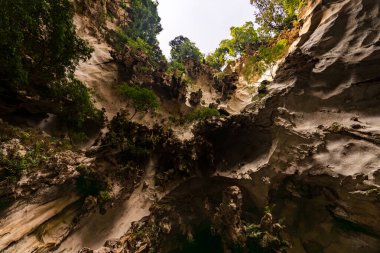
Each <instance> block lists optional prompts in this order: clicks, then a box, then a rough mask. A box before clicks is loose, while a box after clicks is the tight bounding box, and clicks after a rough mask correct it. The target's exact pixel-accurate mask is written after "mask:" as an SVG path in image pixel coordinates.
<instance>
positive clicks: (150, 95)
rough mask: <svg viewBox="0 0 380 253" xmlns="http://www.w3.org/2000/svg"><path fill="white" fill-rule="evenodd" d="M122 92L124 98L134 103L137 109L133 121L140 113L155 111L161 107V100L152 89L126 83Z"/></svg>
mask: <svg viewBox="0 0 380 253" xmlns="http://www.w3.org/2000/svg"><path fill="white" fill-rule="evenodd" d="M120 90H121V93H122V94H123V96H124V97H126V98H128V99H130V100H131V101H132V103H133V106H134V108H135V113H134V114H133V115H132V117H131V119H132V118H133V117H134V116H135V115H136V114H137V113H138V112H148V111H149V110H151V111H153V110H155V109H157V108H158V107H159V98H158V97H157V95H156V94H155V93H154V92H153V91H152V90H150V89H147V88H144V87H141V86H137V85H129V84H128V83H124V84H123V85H121V87H120Z"/></svg>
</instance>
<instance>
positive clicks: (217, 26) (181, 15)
mask: <svg viewBox="0 0 380 253" xmlns="http://www.w3.org/2000/svg"><path fill="white" fill-rule="evenodd" d="M158 2H159V5H158V13H159V15H160V17H161V25H162V28H163V29H164V30H163V31H162V32H161V33H160V34H159V35H158V40H159V42H160V47H161V49H162V51H163V53H164V54H165V56H166V57H167V58H169V56H170V46H169V41H171V40H172V39H174V38H175V37H176V36H179V35H184V36H186V37H188V38H189V39H190V40H191V41H193V42H195V44H196V45H197V46H198V48H199V49H200V50H201V52H202V53H205V54H207V53H211V52H213V51H214V50H215V49H216V48H217V47H218V45H219V42H220V41H221V40H223V39H228V38H229V37H230V36H229V35H230V27H231V26H241V25H243V24H244V23H245V22H247V21H253V19H254V16H253V13H254V8H253V6H252V5H251V4H250V3H249V0H158Z"/></svg>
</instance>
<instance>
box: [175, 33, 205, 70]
mask: <svg viewBox="0 0 380 253" xmlns="http://www.w3.org/2000/svg"><path fill="white" fill-rule="evenodd" d="M169 45H170V47H171V50H170V56H171V61H170V63H169V68H168V72H169V74H172V75H175V76H176V77H182V76H183V74H190V75H191V74H192V72H193V70H194V68H196V67H198V66H199V65H200V64H201V63H202V60H203V54H202V53H201V51H200V50H199V48H198V47H197V46H196V45H195V43H194V42H192V41H191V40H190V39H189V38H187V37H184V36H182V35H181V36H177V37H175V38H174V39H173V40H171V41H170V42H169Z"/></svg>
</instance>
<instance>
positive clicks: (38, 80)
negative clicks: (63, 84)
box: [0, 0, 91, 87]
mask: <svg viewBox="0 0 380 253" xmlns="http://www.w3.org/2000/svg"><path fill="white" fill-rule="evenodd" d="M73 16H74V10H73V6H72V3H71V2H70V1H69V0H12V1H7V0H0V34H1V36H0V80H1V83H2V85H7V86H8V87H12V86H14V85H21V84H33V85H39V86H40V85H46V84H47V83H51V82H52V81H56V80H59V79H61V78H64V77H65V76H66V75H67V73H69V72H71V73H72V72H73V71H74V69H75V66H76V64H77V63H78V62H79V61H80V60H85V59H87V58H89V56H90V53H91V49H90V48H89V47H88V45H87V43H86V42H85V41H84V40H82V39H80V38H79V37H78V36H77V35H76V33H75V29H74V25H73V22H72V19H73Z"/></svg>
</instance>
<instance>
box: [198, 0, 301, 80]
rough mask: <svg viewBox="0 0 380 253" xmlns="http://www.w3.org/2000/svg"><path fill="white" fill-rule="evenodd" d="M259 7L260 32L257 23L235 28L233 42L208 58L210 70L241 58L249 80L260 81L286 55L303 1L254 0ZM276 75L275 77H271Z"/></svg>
mask: <svg viewBox="0 0 380 253" xmlns="http://www.w3.org/2000/svg"><path fill="white" fill-rule="evenodd" d="M251 3H252V4H253V5H255V6H256V8H257V10H258V12H257V13H256V24H258V25H259V26H258V27H257V28H256V27H255V25H254V23H253V22H246V23H245V24H244V25H243V26H241V27H231V29H230V31H231V38H230V39H226V40H223V41H221V42H220V44H219V47H218V48H217V49H216V50H215V51H214V52H213V53H211V54H209V55H208V56H207V57H206V62H207V64H208V65H209V66H211V67H213V68H215V69H217V70H220V69H221V68H222V67H223V66H225V65H226V63H227V62H228V61H229V60H232V59H237V58H241V59H242V62H243V63H244V67H243V74H244V77H245V79H246V80H251V79H252V78H257V77H258V76H260V75H262V74H263V73H264V72H265V71H266V70H267V69H272V68H273V65H274V64H275V62H276V61H277V60H278V59H280V58H281V57H283V55H284V54H285V53H286V51H287V49H288V47H289V45H290V42H291V40H292V39H291V38H288V37H289V36H287V35H283V33H286V29H289V28H292V27H294V26H295V22H296V19H297V15H298V12H299V9H300V8H301V6H302V3H303V1H302V0H275V1H269V0H251ZM271 74H272V73H271Z"/></svg>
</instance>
